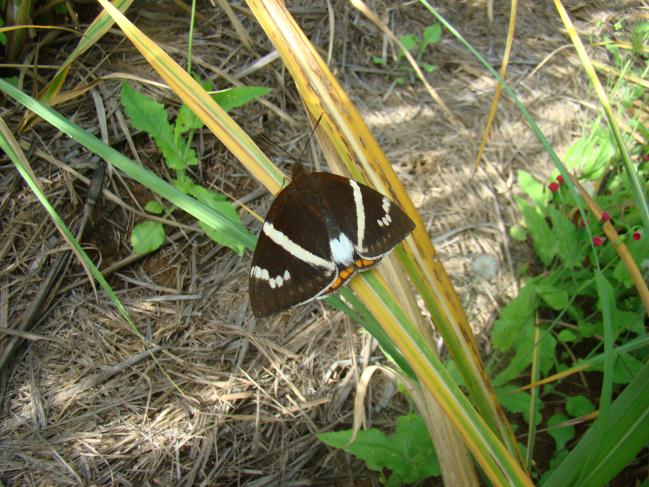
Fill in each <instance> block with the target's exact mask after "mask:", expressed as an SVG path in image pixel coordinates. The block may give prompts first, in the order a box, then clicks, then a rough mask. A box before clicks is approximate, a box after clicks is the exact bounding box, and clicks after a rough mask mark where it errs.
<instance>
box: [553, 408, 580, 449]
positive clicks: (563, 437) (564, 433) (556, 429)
mask: <svg viewBox="0 0 649 487" xmlns="http://www.w3.org/2000/svg"><path fill="white" fill-rule="evenodd" d="M569 419H570V418H568V416H566V415H565V414H563V413H557V414H553V415H552V416H550V418H549V419H548V434H549V435H550V436H551V437H552V438H553V439H554V442H555V444H556V450H557V451H560V450H563V449H564V447H565V446H566V443H568V442H569V441H570V440H572V439H573V438H574V436H575V427H574V426H573V425H571V424H568V425H561V426H557V425H560V424H562V423H565V422H566V421H568V420H569Z"/></svg>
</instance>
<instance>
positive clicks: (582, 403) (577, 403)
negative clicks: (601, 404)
mask: <svg viewBox="0 0 649 487" xmlns="http://www.w3.org/2000/svg"><path fill="white" fill-rule="evenodd" d="M593 411H595V406H594V405H593V403H592V402H591V401H590V399H588V398H587V397H586V396H573V397H569V398H568V400H567V401H566V412H567V413H568V414H569V415H570V416H572V417H573V418H576V417H578V416H585V415H586V414H590V413H592V412H593Z"/></svg>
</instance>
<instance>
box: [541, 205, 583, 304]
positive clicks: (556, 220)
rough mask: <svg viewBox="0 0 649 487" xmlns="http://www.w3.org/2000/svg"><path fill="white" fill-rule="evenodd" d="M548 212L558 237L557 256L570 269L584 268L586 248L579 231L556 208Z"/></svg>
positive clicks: (550, 207)
mask: <svg viewBox="0 0 649 487" xmlns="http://www.w3.org/2000/svg"><path fill="white" fill-rule="evenodd" d="M547 212H548V215H549V216H550V219H551V220H552V230H553V231H554V234H555V235H556V240H555V245H556V247H555V248H556V250H557V255H558V256H559V258H560V259H561V261H562V262H563V264H564V265H565V266H566V267H568V268H569V269H574V268H577V267H582V262H583V260H584V257H585V253H584V252H585V248H586V247H585V246H583V245H580V242H579V238H578V237H577V229H576V228H575V226H574V225H573V223H572V222H571V221H570V220H569V219H568V217H566V215H565V214H564V213H563V212H561V211H559V210H558V209H557V208H556V207H554V206H549V207H548V209H547ZM555 309H556V308H555Z"/></svg>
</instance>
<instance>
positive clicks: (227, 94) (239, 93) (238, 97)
mask: <svg viewBox="0 0 649 487" xmlns="http://www.w3.org/2000/svg"><path fill="white" fill-rule="evenodd" d="M270 92H271V89H270V88H266V87H265V86H235V87H233V88H228V89H227V90H223V91H217V92H216V93H213V94H211V95H210V96H211V97H212V99H213V100H214V101H215V102H216V103H218V104H219V106H220V107H221V108H223V110H225V111H226V112H229V111H230V110H233V109H235V108H239V107H240V106H243V105H245V104H246V103H248V102H250V101H252V100H255V99H257V98H260V97H262V96H264V95H267V94H268V93H270Z"/></svg>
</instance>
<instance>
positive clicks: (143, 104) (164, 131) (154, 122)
mask: <svg viewBox="0 0 649 487" xmlns="http://www.w3.org/2000/svg"><path fill="white" fill-rule="evenodd" d="M121 99H122V106H123V107H124V111H125V112H126V114H127V115H128V117H129V119H130V120H131V123H132V124H133V127H135V128H136V129H138V130H144V131H145V132H146V133H147V134H149V135H150V136H151V138H152V139H153V141H154V142H155V144H156V145H157V146H158V149H160V152H162V156H163V157H164V160H165V163H166V164H167V167H169V168H170V169H174V170H176V171H178V170H182V169H184V168H185V167H186V166H187V164H186V162H185V160H184V157H185V154H184V152H185V151H184V147H182V146H179V145H178V144H177V143H176V139H175V137H174V133H173V127H172V126H171V124H170V123H169V122H168V120H167V111H166V110H165V108H164V106H163V105H162V104H160V103H158V102H156V101H154V100H153V99H151V98H149V97H148V96H146V95H143V94H142V93H138V92H137V91H135V90H134V89H133V88H131V87H130V86H129V85H128V84H126V83H124V82H122V90H121ZM194 157H195V156H194Z"/></svg>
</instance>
